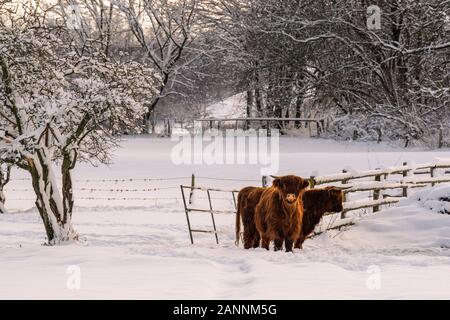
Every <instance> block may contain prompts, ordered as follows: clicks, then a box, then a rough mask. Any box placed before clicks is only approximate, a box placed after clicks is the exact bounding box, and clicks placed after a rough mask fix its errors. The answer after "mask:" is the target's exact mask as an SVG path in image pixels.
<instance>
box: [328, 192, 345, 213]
mask: <svg viewBox="0 0 450 320" xmlns="http://www.w3.org/2000/svg"><path fill="white" fill-rule="evenodd" d="M328 192H329V193H330V208H329V211H330V212H341V211H342V210H344V208H343V206H342V200H343V192H342V190H339V189H335V188H330V189H328Z"/></svg>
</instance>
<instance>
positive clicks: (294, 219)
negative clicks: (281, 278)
mask: <svg viewBox="0 0 450 320" xmlns="http://www.w3.org/2000/svg"><path fill="white" fill-rule="evenodd" d="M308 186H309V183H308V181H307V180H303V179H302V178H300V177H297V176H294V175H289V176H283V177H279V178H276V179H275V180H274V181H273V183H272V186H271V187H270V188H267V189H266V190H264V191H263V193H262V195H261V199H260V200H259V203H258V205H257V206H256V211H255V224H256V228H257V230H258V232H259V235H260V237H261V246H262V247H263V248H265V249H267V250H269V245H270V242H271V241H274V244H275V251H278V250H281V248H282V246H283V242H284V246H285V249H286V252H289V251H292V247H293V245H294V242H295V241H296V240H298V239H299V238H300V234H301V228H302V220H303V205H302V195H303V192H304V191H305V188H306V187H308Z"/></svg>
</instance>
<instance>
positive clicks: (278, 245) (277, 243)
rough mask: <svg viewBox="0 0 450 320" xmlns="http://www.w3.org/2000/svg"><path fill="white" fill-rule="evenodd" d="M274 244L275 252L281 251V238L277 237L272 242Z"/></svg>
mask: <svg viewBox="0 0 450 320" xmlns="http://www.w3.org/2000/svg"><path fill="white" fill-rule="evenodd" d="M274 243H275V251H278V250H281V249H282V248H283V238H282V237H280V236H277V237H276V238H275V240H274Z"/></svg>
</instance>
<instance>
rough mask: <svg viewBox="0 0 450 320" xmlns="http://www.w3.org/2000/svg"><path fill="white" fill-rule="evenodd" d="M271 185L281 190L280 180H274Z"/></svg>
mask: <svg viewBox="0 0 450 320" xmlns="http://www.w3.org/2000/svg"><path fill="white" fill-rule="evenodd" d="M272 185H273V186H274V187H275V188H278V189H281V181H280V178H276V179H274V180H273V181H272Z"/></svg>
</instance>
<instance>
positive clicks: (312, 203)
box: [295, 187, 343, 249]
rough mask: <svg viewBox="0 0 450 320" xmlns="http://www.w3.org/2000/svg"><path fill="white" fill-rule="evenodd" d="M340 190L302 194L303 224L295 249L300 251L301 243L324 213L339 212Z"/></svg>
mask: <svg viewBox="0 0 450 320" xmlns="http://www.w3.org/2000/svg"><path fill="white" fill-rule="evenodd" d="M342 196H343V195H342V190H340V189H338V188H335V187H325V188H322V189H311V190H307V191H306V192H305V193H304V194H303V210H304V213H303V223H302V232H301V235H300V238H299V239H298V240H297V241H296V242H295V248H298V249H301V248H302V245H303V242H304V241H305V240H306V238H307V237H308V236H309V235H310V234H311V233H312V232H313V231H314V229H315V227H316V226H317V224H318V223H319V221H320V219H322V217H323V215H324V213H325V212H341V211H342V210H343V207H342V199H343V197H342Z"/></svg>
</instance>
